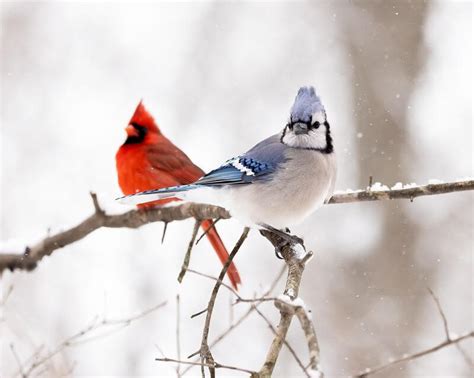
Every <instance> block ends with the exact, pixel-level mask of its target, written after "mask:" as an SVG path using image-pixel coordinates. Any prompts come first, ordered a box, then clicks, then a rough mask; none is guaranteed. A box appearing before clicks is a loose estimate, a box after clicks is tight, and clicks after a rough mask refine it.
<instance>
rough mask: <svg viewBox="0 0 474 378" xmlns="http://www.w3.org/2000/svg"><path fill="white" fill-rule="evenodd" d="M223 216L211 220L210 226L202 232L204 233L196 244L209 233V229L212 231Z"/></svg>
mask: <svg viewBox="0 0 474 378" xmlns="http://www.w3.org/2000/svg"><path fill="white" fill-rule="evenodd" d="M221 219H222V218H216V219H213V220H212V221H211V224H210V226H209V227H208V228H206V230H205V231H204V232H203V233H202V235H201V236H200V237H199V238H198V240H196V245H198V243H199V242H200V241H201V239H202V238H203V237H204V236H206V235H207V233H208V232H209V231H211V229H213V228H214V226H215V225H216V223H217V222H219V221H220V220H221Z"/></svg>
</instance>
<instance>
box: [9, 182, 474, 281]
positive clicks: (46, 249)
mask: <svg viewBox="0 0 474 378" xmlns="http://www.w3.org/2000/svg"><path fill="white" fill-rule="evenodd" d="M466 190H474V180H465V181H456V182H450V183H443V184H428V185H424V186H413V187H409V188H405V189H391V190H373V189H370V190H356V191H348V192H345V193H336V194H334V195H333V196H332V197H331V199H330V200H329V201H328V203H329V204H335V203H350V202H363V201H379V200H388V199H413V198H416V197H420V196H427V195H438V194H445V193H453V192H460V191H466ZM94 196H95V194H94V195H92V200H93V205H94V210H95V211H94V214H92V215H91V216H89V217H88V218H86V219H85V220H84V221H83V222H81V223H80V224H79V225H77V226H75V227H72V228H71V229H68V230H66V231H63V232H59V233H57V234H55V235H51V236H47V237H46V238H44V239H43V240H41V241H39V242H38V243H36V244H34V245H32V246H31V247H26V248H25V251H24V252H23V253H7V251H1V253H0V273H1V272H3V271H4V270H6V269H9V270H15V269H20V270H33V269H35V268H36V266H37V263H38V262H39V261H40V260H41V259H42V258H43V257H45V256H49V255H51V254H52V253H53V252H54V251H56V250H57V249H60V248H63V247H65V246H66V245H69V244H72V243H75V242H76V241H78V240H81V239H83V238H84V237H86V236H87V235H89V234H90V233H91V232H93V231H95V230H97V229H99V228H101V227H105V228H119V227H124V228H138V227H141V226H143V225H145V224H148V223H153V222H168V223H169V222H172V221H179V220H183V219H187V218H195V219H197V220H205V219H216V218H220V219H228V218H230V213H229V212H228V211H227V210H225V209H223V208H221V207H218V206H212V205H206V204H195V203H183V204H181V205H179V206H170V207H154V208H151V209H145V210H144V209H136V210H130V211H128V212H126V213H123V214H118V215H107V214H105V212H104V211H103V210H101V209H100V206H99V203H98V200H97V196H95V197H94Z"/></svg>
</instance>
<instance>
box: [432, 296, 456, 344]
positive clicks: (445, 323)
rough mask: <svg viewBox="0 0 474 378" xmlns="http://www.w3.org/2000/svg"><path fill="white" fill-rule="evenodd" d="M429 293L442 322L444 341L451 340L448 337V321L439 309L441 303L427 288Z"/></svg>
mask: <svg viewBox="0 0 474 378" xmlns="http://www.w3.org/2000/svg"><path fill="white" fill-rule="evenodd" d="M427 289H428V291H429V293H430V294H431V297H432V298H433V300H434V301H435V303H436V307H437V308H438V312H439V315H440V316H441V319H442V320H443V327H444V333H445V335H446V340H448V341H449V340H451V336H450V335H449V327H448V320H447V319H446V315H445V314H444V311H443V309H442V307H441V303H440V302H439V298H438V297H437V296H436V295H435V293H433V290H431V289H430V288H429V287H428V288H427Z"/></svg>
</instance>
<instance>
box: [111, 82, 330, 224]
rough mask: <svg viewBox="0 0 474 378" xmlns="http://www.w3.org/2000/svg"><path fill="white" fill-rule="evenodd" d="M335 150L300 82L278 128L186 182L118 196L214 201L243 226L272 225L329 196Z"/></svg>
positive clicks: (317, 103) (321, 113) (292, 220)
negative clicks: (248, 147) (210, 169)
mask: <svg viewBox="0 0 474 378" xmlns="http://www.w3.org/2000/svg"><path fill="white" fill-rule="evenodd" d="M335 179H336V156H335V153H334V146H333V141H332V137H331V131H330V128H329V123H328V121H327V119H326V111H325V109H324V106H323V104H322V103H321V100H320V98H319V97H318V96H317V94H316V92H315V90H314V88H313V87H302V88H300V89H299V91H298V94H297V95H296V98H295V102H294V104H293V106H292V108H291V112H290V119H289V121H288V123H287V124H286V125H285V127H284V128H283V131H282V132H280V133H278V134H275V135H273V136H271V137H269V138H267V139H265V140H263V141H261V142H260V143H258V144H257V145H255V146H254V147H253V148H251V149H250V150H249V151H247V152H246V153H244V154H242V155H240V156H237V157H235V158H233V159H230V160H228V161H227V162H225V163H224V164H223V165H221V166H220V167H219V168H217V169H214V170H213V171H211V172H209V173H207V174H206V175H204V176H203V177H201V178H200V179H199V180H197V181H196V182H194V183H193V184H189V185H181V186H175V187H169V188H163V189H157V190H149V191H146V192H141V193H137V194H133V195H129V196H125V197H121V198H119V199H118V200H119V201H120V202H122V203H127V204H140V203H146V202H151V201H155V200H158V199H163V198H169V197H178V198H181V199H184V200H188V201H192V202H199V203H208V204H212V205H217V206H221V207H224V208H226V209H227V210H229V212H230V213H231V215H232V216H233V217H235V218H237V219H238V220H240V221H242V222H243V223H244V224H246V225H248V226H255V225H256V226H257V227H260V228H266V229H270V230H273V231H278V229H285V228H286V227H289V226H293V225H296V224H298V223H301V222H302V221H303V220H304V219H305V218H307V217H308V216H309V215H310V214H311V213H312V212H313V211H314V210H316V209H317V208H319V207H320V206H321V205H322V204H323V203H324V202H325V201H326V200H327V199H329V198H330V197H331V195H332V192H333V190H334V184H335Z"/></svg>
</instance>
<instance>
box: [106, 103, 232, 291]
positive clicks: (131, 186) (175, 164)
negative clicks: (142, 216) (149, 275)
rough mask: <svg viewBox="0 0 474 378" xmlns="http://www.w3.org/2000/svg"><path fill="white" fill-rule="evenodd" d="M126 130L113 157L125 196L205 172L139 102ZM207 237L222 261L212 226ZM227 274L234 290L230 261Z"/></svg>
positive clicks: (224, 254)
mask: <svg viewBox="0 0 474 378" xmlns="http://www.w3.org/2000/svg"><path fill="white" fill-rule="evenodd" d="M125 131H126V132H127V139H126V140H125V143H124V144H123V145H122V146H120V148H119V150H118V151H117V154H116V156H115V159H116V163H117V174H118V182H119V185H120V188H121V189H122V192H123V194H124V195H128V194H134V193H138V192H142V191H145V190H151V189H160V188H165V187H168V186H175V185H183V184H189V183H192V182H194V181H196V180H197V179H199V178H200V177H202V176H203V175H204V171H203V170H202V169H201V168H199V167H198V166H196V165H195V164H194V163H193V162H192V161H191V159H189V158H188V157H187V156H186V154H185V153H184V152H183V151H181V150H180V149H179V148H178V147H176V146H175V145H174V144H173V143H172V142H171V141H170V140H169V139H168V138H166V137H165V136H164V135H163V134H162V133H161V131H160V129H159V128H158V125H157V124H156V123H155V120H154V119H153V117H152V116H151V115H150V113H148V111H147V110H146V109H145V107H144V106H143V104H142V102H141V101H140V103H139V104H138V106H137V108H136V110H135V113H134V114H133V117H132V119H131V120H130V122H129V124H128V126H127V127H126V128H125ZM170 201H178V199H177V198H167V199H165V200H159V201H155V202H150V203H146V204H142V205H138V207H139V208H147V207H153V206H156V205H163V204H165V203H168V202H170ZM211 225H212V221H211V220H205V221H203V222H202V223H201V227H202V228H203V229H204V230H208V229H209V227H211ZM206 236H207V238H208V239H209V241H210V242H211V244H212V246H213V247H214V250H215V251H216V253H217V256H219V259H220V260H221V262H222V264H225V263H226V261H227V258H228V257H229V253H228V252H227V249H226V248H225V246H224V243H223V242H222V240H221V238H220V236H219V234H218V233H217V231H216V229H215V227H212V229H210V230H209V232H208V233H207V234H206ZM227 275H228V277H229V279H230V282H231V283H232V286H233V287H234V288H236V289H237V285H238V284H240V276H239V273H238V271H237V268H236V267H235V265H234V264H233V263H232V264H231V265H230V266H229V269H228V270H227Z"/></svg>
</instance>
